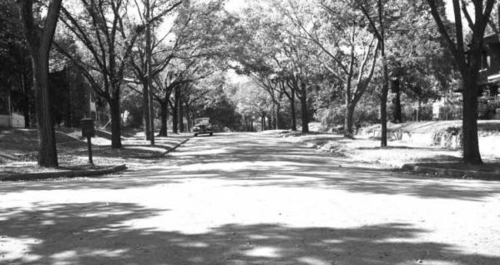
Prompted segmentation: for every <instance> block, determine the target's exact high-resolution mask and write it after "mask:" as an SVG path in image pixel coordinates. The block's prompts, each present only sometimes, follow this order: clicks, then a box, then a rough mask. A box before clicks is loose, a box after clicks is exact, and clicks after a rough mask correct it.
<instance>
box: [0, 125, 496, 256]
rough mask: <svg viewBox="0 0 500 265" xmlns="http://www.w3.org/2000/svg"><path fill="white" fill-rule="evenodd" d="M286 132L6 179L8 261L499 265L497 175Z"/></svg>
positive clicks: (198, 141)
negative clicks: (466, 174)
mask: <svg viewBox="0 0 500 265" xmlns="http://www.w3.org/2000/svg"><path fill="white" fill-rule="evenodd" d="M278 140H279V139H277V138H272V137H267V136H262V135H257V134H217V135H215V136H213V137H210V136H201V137H196V138H193V139H191V140H190V141H189V142H187V143H186V144H185V145H183V146H181V147H180V148H178V149H177V150H176V151H175V152H173V153H171V154H170V155H168V156H167V157H166V158H164V159H161V160H154V161H148V162H147V163H148V166H149V167H148V169H147V170H144V171H127V172H124V173H121V175H112V176H106V177H103V178H100V179H85V178H81V179H72V180H57V181H38V182H3V183H0V194H1V195H0V264H58V265H59V264H154V265H160V264H161V265H163V264H165V265H177V264H180V265H182V264H200V265H207V264H213V265H215V264H231V265H233V264H234V265H243V264H298V265H358V264H359V265H378V264H383V265H406V264H433V265H436V264H437V265H464V264H470V265H479V264H488V265H490V264H491V265H498V264H500V183H498V182H484V181H466V180H451V179H426V178H423V177H421V176H420V177H419V176H412V175H408V174H406V173H395V172H394V173H391V172H386V171H379V170H376V169H369V168H368V167H367V168H360V167H354V166H353V165H351V164H349V163H347V162H346V161H342V160H337V159H335V158H332V157H329V156H327V155H326V154H323V153H319V152H316V151H315V150H313V149H309V148H306V147H300V146H294V145H292V144H291V143H282V142H279V141H278Z"/></svg>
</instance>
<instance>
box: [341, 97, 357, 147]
mask: <svg viewBox="0 0 500 265" xmlns="http://www.w3.org/2000/svg"><path fill="white" fill-rule="evenodd" d="M355 108H356V103H354V102H346V115H345V122H344V137H346V138H349V139H353V138H354V110H355Z"/></svg>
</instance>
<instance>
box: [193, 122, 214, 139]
mask: <svg viewBox="0 0 500 265" xmlns="http://www.w3.org/2000/svg"><path fill="white" fill-rule="evenodd" d="M193 133H194V136H198V135H199V134H209V135H210V136H212V135H214V132H213V130H212V124H210V118H198V119H195V120H194V126H193Z"/></svg>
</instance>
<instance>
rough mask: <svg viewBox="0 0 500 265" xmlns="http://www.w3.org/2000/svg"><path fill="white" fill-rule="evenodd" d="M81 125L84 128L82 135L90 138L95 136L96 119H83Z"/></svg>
mask: <svg viewBox="0 0 500 265" xmlns="http://www.w3.org/2000/svg"><path fill="white" fill-rule="evenodd" d="M80 127H81V128H82V137H85V138H90V137H95V129H94V120H93V119H81V120H80Z"/></svg>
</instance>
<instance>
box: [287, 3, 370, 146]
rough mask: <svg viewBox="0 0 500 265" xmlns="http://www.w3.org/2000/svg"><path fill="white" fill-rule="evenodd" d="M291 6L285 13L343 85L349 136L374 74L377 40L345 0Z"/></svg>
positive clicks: (345, 128)
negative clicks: (300, 6)
mask: <svg viewBox="0 0 500 265" xmlns="http://www.w3.org/2000/svg"><path fill="white" fill-rule="evenodd" d="M289 1H290V2H291V3H292V1H291V0H289ZM291 6H292V8H293V11H292V12H291V13H289V15H288V17H290V19H291V21H292V22H293V23H294V24H295V25H296V26H297V27H298V28H299V29H300V30H301V32H302V33H303V35H304V37H305V38H307V39H309V40H310V42H311V43H312V44H313V45H316V46H318V47H319V48H320V49H321V50H322V54H321V55H320V56H318V59H319V60H320V61H321V62H322V64H323V66H324V67H325V68H326V70H327V71H328V74H329V75H330V76H332V77H333V78H334V79H335V80H336V81H337V82H336V83H340V84H341V85H343V87H344V97H345V105H346V108H345V110H346V111H345V122H344V135H345V137H348V138H352V137H353V133H354V129H353V126H354V111H355V108H356V105H357V104H358V102H359V101H360V100H361V98H362V97H363V94H364V93H365V92H366V90H367V89H368V86H369V84H370V82H371V79H372V77H373V73H374V70H375V66H376V60H377V58H378V51H379V45H378V44H379V42H378V41H376V40H375V37H374V36H373V35H372V34H371V33H369V31H367V30H366V29H365V28H364V27H363V26H361V25H360V24H363V23H362V22H363V17H362V16H360V15H359V14H356V12H354V11H353V10H350V7H349V6H348V5H346V4H345V3H342V2H335V3H331V2H330V1H321V3H320V4H319V5H318V7H321V9H319V10H318V9H316V10H314V9H313V8H314V7H309V8H310V10H312V11H311V12H303V11H301V10H300V9H299V8H298V6H297V4H293V5H291ZM305 14H310V15H309V16H307V15H305ZM320 14H321V15H320ZM365 24H366V23H365ZM307 25H313V26H312V27H311V26H309V27H308V26H307Z"/></svg>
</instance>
